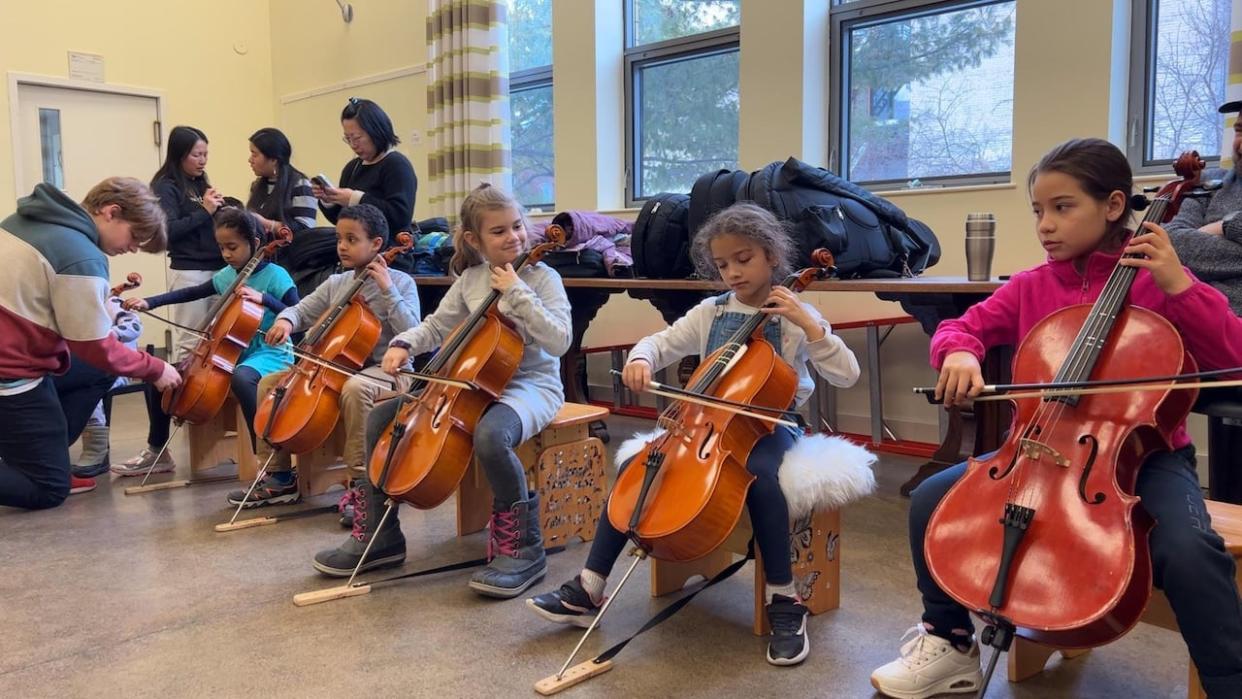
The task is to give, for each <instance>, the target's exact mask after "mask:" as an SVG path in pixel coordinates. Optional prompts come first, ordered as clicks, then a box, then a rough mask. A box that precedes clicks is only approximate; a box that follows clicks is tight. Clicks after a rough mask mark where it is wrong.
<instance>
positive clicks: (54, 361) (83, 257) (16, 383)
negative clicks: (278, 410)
mask: <svg viewBox="0 0 1242 699" xmlns="http://www.w3.org/2000/svg"><path fill="white" fill-rule="evenodd" d="M166 240H167V239H166V234H165V222H164V214H163V211H162V210H161V209H160V207H159V200H158V199H157V198H156V197H155V195H154V194H152V193H151V190H150V189H149V188H148V187H147V186H146V185H145V184H143V183H142V182H139V181H138V180H135V179H132V178H128V177H112V178H108V179H106V180H104V181H103V182H100V183H99V184H98V185H96V186H95V187H94V188H93V189H91V191H90V192H89V193H87V195H86V198H85V199H84V200H83V202H82V203H81V204H80V205H79V204H77V203H76V202H74V201H73V200H72V199H70V198H69V197H68V196H67V195H65V193H64V192H61V191H60V190H58V189H56V188H55V187H51V186H48V185H46V184H40V185H37V186H36V187H35V189H34V192H33V193H31V194H30V196H28V197H23V198H22V199H20V200H18V202H17V212H16V213H14V214H13V215H11V216H9V217H8V218H6V219H4V220H3V221H0V260H4V261H5V263H6V266H7V268H8V270H7V273H6V274H2V275H0V424H3V425H5V427H6V429H5V430H3V431H0V505H7V506H9V507H23V508H27V509H43V508H48V507H55V506H57V505H59V504H60V503H61V502H63V501H64V499H65V497H66V496H67V495H68V494H69V483H70V473H69V467H70V463H69V445H70V444H71V443H72V442H73V441H74V440H76V439H77V437H78V434H71V433H70V432H71V431H76V432H78V433H80V432H81V430H82V428H83V424H75V425H69V424H68V423H67V421H66V419H65V414H64V412H63V411H62V408H61V404H60V401H59V399H58V398H57V396H56V387H55V386H54V385H53V382H52V381H51V380H47V377H48V375H61V374H64V373H65V372H66V371H68V370H69V366H70V352H72V353H73V355H74V356H75V357H78V358H80V359H82V360H83V361H84V362H85V363H86V364H89V365H91V366H92V367H94V368H95V369H98V370H99V371H102V372H105V373H106V374H109V375H116V376H129V377H134V378H139V379H143V380H146V381H151V382H153V383H154V384H155V386H156V387H157V388H159V389H161V390H163V389H165V388H170V387H173V386H176V385H177V384H179V383H180V382H181V378H180V375H179V374H178V373H177V370H176V369H175V368H173V367H172V366H171V365H169V364H167V363H166V362H164V361H161V360H159V359H156V358H155V357H152V356H150V355H148V354H146V353H143V352H138V351H136V350H133V349H130V348H128V347H126V346H125V345H124V344H122V343H121V342H120V341H119V340H118V339H117V338H116V336H115V335H114V334H113V333H112V332H111V329H112V317H111V315H110V314H109V313H108V309H107V300H108V260H107V257H105V255H120V254H122V253H125V252H136V251H138V250H140V249H141V250H143V251H145V252H160V251H162V250H163V249H164V246H165V244H166ZM83 422H84V421H83Z"/></svg>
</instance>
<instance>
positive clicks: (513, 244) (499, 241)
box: [314, 184, 572, 597]
mask: <svg viewBox="0 0 1242 699" xmlns="http://www.w3.org/2000/svg"><path fill="white" fill-rule="evenodd" d="M453 244H454V248H455V250H456V253H455V255H454V258H453V263H452V264H453V271H454V272H455V273H457V274H459V275H460V276H458V278H457V280H456V281H455V282H453V285H452V286H451V287H449V289H448V292H447V293H446V294H445V296H444V299H443V300H442V301H440V305H439V307H437V308H436V310H435V312H434V313H432V314H431V315H429V316H427V317H426V318H424V319H423V322H422V323H421V324H419V325H418V327H415V328H411V329H409V330H407V331H405V332H403V333H401V334H400V335H398V336H397V337H395V338H393V340H392V342H390V343H389V345H388V351H387V353H385V354H384V359H383V368H384V371H386V372H388V373H389V374H393V375H396V373H397V372H398V371H399V370H400V369H401V367H403V366H405V364H406V362H407V361H408V359H409V358H410V356H411V355H416V354H421V353H423V352H428V351H431V350H434V349H436V348H438V347H440V345H441V344H442V343H443V342H444V341H445V340H446V339H447V338H448V337H449V335H450V333H452V331H453V329H454V328H456V327H457V326H458V325H459V324H460V323H461V322H462V321H463V320H465V319H466V317H467V316H468V315H470V313H471V312H472V311H473V310H474V309H476V308H478V307H479V306H480V305H481V304H482V303H483V302H484V300H485V299H486V298H487V296H488V295H489V294H490V293H491V292H492V290H493V289H494V290H496V291H499V292H500V293H501V298H500V302H499V304H498V310H499V311H500V313H501V315H503V316H504V317H505V318H507V319H509V320H510V321H512V323H513V326H514V328H515V329H516V330H517V332H518V334H519V335H521V337H522V339H523V341H524V343H525V347H524V349H523V352H522V361H521V363H520V364H519V365H518V368H517V373H515V374H514V376H513V379H512V380H511V381H510V382H509V385H508V386H506V387H505V390H504V392H503V393H501V394H500V398H499V399H498V400H497V401H496V402H495V403H493V404H492V405H491V406H490V407H489V408H488V409H487V410H486V411H485V412H484V413H483V416H482V417H481V418H480V419H479V423H478V426H477V427H476V428H475V432H474V453H475V457H476V458H477V459H478V461H479V464H480V465H481V466H482V467H483V472H484V474H485V475H486V476H487V480H488V482H489V483H490V484H491V486H492V494H493V497H494V499H493V501H492V507H493V510H492V521H491V524H490V526H489V528H490V531H491V541H490V542H489V545H488V551H489V556H490V557H491V562H490V563H489V564H488V565H487V567H486V568H482V569H480V570H479V571H478V572H476V573H475V574H474V576H473V577H472V578H471V580H470V587H471V588H472V589H474V590H475V591H476V592H479V593H480V594H484V595H488V596H492V597H515V596H517V595H519V594H521V593H522V592H523V591H524V590H525V589H526V588H528V587H530V586H531V584H533V583H534V582H535V581H537V580H539V579H540V578H542V577H543V575H544V573H545V572H546V571H547V564H546V560H545V557H544V550H543V535H542V533H541V532H540V529H539V498H538V496H537V495H536V494H535V493H533V492H530V491H528V490H527V489H526V472H525V470H524V468H523V467H522V462H521V461H520V460H519V459H518V457H517V455H516V454H515V453H514V449H515V448H516V447H517V446H518V445H519V444H521V443H522V442H523V441H525V440H527V439H530V438H531V437H533V436H535V435H536V434H539V432H540V431H542V430H543V428H544V427H546V426H547V425H548V423H549V422H551V421H552V418H553V417H555V416H556V412H557V410H559V409H560V407H561V404H562V403H563V402H564V400H565V399H564V396H563V393H562V387H561V378H560V367H559V359H558V358H559V357H560V356H561V355H563V354H565V352H566V351H567V350H568V349H569V344H570V340H571V335H572V330H571V325H570V318H569V299H568V298H566V296H565V288H564V286H562V284H561V278H560V275H558V274H557V273H556V272H555V271H553V270H552V268H550V267H548V266H547V265H545V264H543V263H542V262H540V263H537V264H533V265H530V264H528V265H526V266H524V267H522V269H521V270H519V271H516V272H515V271H514V269H513V262H515V261H516V260H517V258H518V257H519V256H520V255H521V254H522V253H523V252H525V251H526V248H527V233H526V217H525V215H523V213H522V209H521V207H520V206H519V205H518V204H517V202H516V201H514V200H513V198H512V197H510V196H509V195H508V194H505V193H504V192H501V191H500V190H499V189H497V188H495V187H492V186H490V185H487V184H484V185H481V186H479V187H478V188H476V189H475V190H474V191H472V192H471V193H470V194H469V195H467V197H466V199H465V201H463V202H462V205H461V219H460V227H459V229H458V231H457V233H456V234H455V235H454V240H453ZM399 404H400V401H396V400H393V401H387V402H384V403H380V404H379V405H377V406H376V407H375V409H374V410H373V411H372V412H371V414H370V416H369V417H368V418H367V434H366V454H367V455H366V461H367V462H369V461H370V459H371V452H372V451H373V450H374V448H375V443H376V442H377V441H378V440H379V437H380V435H381V434H382V432H383V431H384V429H385V428H386V427H387V426H388V425H389V423H391V422H392V420H393V418H394V417H395V416H396V413H397V409H398V407H399ZM383 501H384V496H383V494H382V493H380V492H379V491H378V490H377V489H376V488H375V487H374V485H373V484H371V483H364V484H363V486H362V488H361V489H360V497H359V502H358V504H357V505H356V506H355V509H354V531H353V533H352V535H351V536H350V538H349V539H346V541H345V543H344V544H342V545H341V546H339V547H338V548H335V549H329V550H327V551H321V552H320V553H319V554H318V555H316V556H315V564H314V565H315V568H316V569H317V570H319V571H320V572H321V573H324V574H325V575H330V576H340V577H347V576H349V575H350V574H351V573H352V572H353V569H354V566H356V565H357V563H358V560H359V559H360V558H361V557H362V553H363V551H364V550H365V549H366V546H367V543H368V542H369V541H370V540H371V538H372V537H375V538H376V541H375V544H374V546H373V547H372V548H371V552H370V553H369V554H368V555H367V560H366V562H365V563H364V564H363V567H362V570H368V569H371V568H378V567H383V566H392V565H400V564H401V563H402V562H403V561H404V560H405V537H403V536H402V534H401V527H400V525H399V523H398V521H397V517H396V514H397V513H396V510H394V511H393V512H392V513H391V514H390V515H389V516H388V519H387V520H386V523H385V524H384V527H383V529H382V530H380V531H376V529H377V528H378V525H379V519H380V515H381V514H382V512H383V508H382V504H383Z"/></svg>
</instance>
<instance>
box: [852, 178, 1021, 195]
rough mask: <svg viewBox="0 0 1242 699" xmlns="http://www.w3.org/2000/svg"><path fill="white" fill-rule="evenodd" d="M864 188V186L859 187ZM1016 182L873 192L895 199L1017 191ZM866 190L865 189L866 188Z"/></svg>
mask: <svg viewBox="0 0 1242 699" xmlns="http://www.w3.org/2000/svg"><path fill="white" fill-rule="evenodd" d="M859 186H862V185H859ZM1017 188H1018V185H1017V184H1016V183H1014V182H998V183H996V184H964V185H953V186H948V187H913V188H909V189H879V190H875V191H872V192H871V193H872V194H875V195H877V196H881V197H886V198H893V197H904V196H921V195H926V194H959V193H964V192H1000V191H1007V190H1011V189H1017ZM864 189H865V187H864Z"/></svg>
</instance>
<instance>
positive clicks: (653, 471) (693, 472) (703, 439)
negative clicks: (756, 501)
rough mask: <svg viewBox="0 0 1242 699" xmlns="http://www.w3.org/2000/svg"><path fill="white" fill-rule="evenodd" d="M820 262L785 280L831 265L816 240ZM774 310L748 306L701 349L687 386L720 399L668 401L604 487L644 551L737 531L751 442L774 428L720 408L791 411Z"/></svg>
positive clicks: (801, 283)
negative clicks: (650, 436) (656, 424)
mask: <svg viewBox="0 0 1242 699" xmlns="http://www.w3.org/2000/svg"><path fill="white" fill-rule="evenodd" d="M812 261H813V262H814V264H815V265H816V266H814V267H808V268H806V269H803V270H801V271H798V272H795V273H794V274H791V275H789V277H787V278H786V279H785V280H784V281H783V282H781V283H782V285H783V286H785V287H787V288H789V289H792V290H793V291H795V292H801V291H802V290H804V289H806V287H807V285H809V284H810V283H811V282H812V281H815V280H816V279H821V278H823V277H825V276H826V275H827V274H829V273H830V270H831V269H832V267H833V259H832V253H830V252H828V251H827V250H823V249H820V250H816V251H815V252H814V253H813V255H812ZM771 318H772V316H771V315H769V314H767V313H764V312H763V311H761V310H760V311H756V312H755V313H752V314H751V316H750V317H749V318H747V319H746V321H745V322H744V323H743V324H742V326H741V327H740V328H739V329H738V330H737V332H736V333H734V334H733V336H732V337H730V338H729V340H728V341H727V342H726V343H725V344H724V345H723V346H721V347H720V348H719V349H717V350H716V351H714V352H713V353H712V354H711V355H710V356H708V357H706V358H705V359H704V360H703V362H702V364H700V365H699V367H698V368H697V369H696V370H695V372H694V374H693V375H691V377H690V380H689V381H688V382H687V384H686V393H687V394H689V395H691V396H701V397H703V398H705V399H708V400H712V399H714V400H715V401H719V402H720V403H722V404H725V405H710V404H704V403H700V402H683V403H674V405H673V406H672V407H671V408H669V410H667V411H665V414H664V415H662V416H661V417H660V424H661V426H662V427H664V433H663V434H661V435H660V436H659V437H657V438H655V439H654V440H652V441H651V442H648V443H647V445H646V446H644V447H643V449H642V450H641V451H639V452H638V454H637V455H635V457H634V459H633V461H632V462H631V463H632V464H634V465H635V466H637V465H639V464H641V465H642V466H643V468H637V467H634V468H627V469H625V470H624V471H622V472H621V473H620V474H619V475H618V476H617V482H616V484H615V485H614V486H613V489H612V494H611V495H609V496H608V514H607V516H608V519H609V521H610V522H611V523H612V526H613V527H615V528H616V530H617V531H619V532H623V533H625V534H626V535H627V536H628V537H629V538H630V539H631V540H633V541H634V543H635V544H636V545H638V546H640V547H641V548H642V549H643V550H645V551H647V552H648V553H650V555H652V556H654V557H655V558H658V559H660V560H666V561H689V560H694V559H696V558H701V557H703V556H706V555H707V554H709V553H711V552H712V551H714V550H715V549H716V548H717V547H718V546H719V545H720V544H721V542H723V541H724V540H725V539H726V538H727V537H728V536H729V533H730V532H732V531H733V528H734V527H735V526H736V525H737V521H738V518H739V517H741V514H742V508H743V507H745V505H746V491H747V490H748V489H749V488H750V484H751V482H753V481H754V479H755V477H754V476H752V475H751V474H750V472H749V471H747V470H746V460H747V459H748V458H749V456H750V451H751V449H753V448H754V446H755V443H756V442H758V441H759V440H760V439H761V438H763V437H765V436H767V435H768V434H770V433H771V432H772V430H773V429H775V425H774V421H772V420H758V419H755V417H752V416H749V415H745V414H739V413H738V412H737V411H733V410H728V409H726V406H727V405H745V406H748V407H749V408H750V409H751V410H755V411H771V412H777V413H784V412H787V411H788V409H789V407H790V406H791V405H792V404H793V401H794V396H795V395H796V394H797V390H798V375H797V372H795V371H794V369H793V367H791V366H789V364H788V363H786V362H785V360H784V359H783V358H782V357H781V355H780V351H779V349H777V348H775V347H772V345H771V344H769V343H768V341H767V340H766V339H764V336H763V329H764V326H765V325H766V324H767V323H768V322H769V320H770V319H771Z"/></svg>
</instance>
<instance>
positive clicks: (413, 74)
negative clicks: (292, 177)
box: [270, 0, 430, 220]
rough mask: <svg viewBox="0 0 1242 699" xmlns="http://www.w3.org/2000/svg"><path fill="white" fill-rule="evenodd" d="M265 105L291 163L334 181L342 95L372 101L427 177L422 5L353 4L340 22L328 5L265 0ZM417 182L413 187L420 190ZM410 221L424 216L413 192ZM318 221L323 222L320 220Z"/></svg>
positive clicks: (407, 0) (342, 156)
mask: <svg viewBox="0 0 1242 699" xmlns="http://www.w3.org/2000/svg"><path fill="white" fill-rule="evenodd" d="M270 5H271V33H270V41H271V46H272V62H271V76H272V92H271V93H270V94H271V95H272V96H273V99H272V102H273V105H274V107H273V108H274V110H275V114H276V121H277V125H278V126H279V128H280V129H282V130H283V131H284V132H285V133H286V135H288V136H289V140H290V141H291V142H292V143H293V162H294V165H296V166H297V167H298V168H299V169H301V170H302V171H304V172H306V173H307V174H308V175H313V174H315V173H317V172H322V173H324V174H325V175H327V176H328V178H329V179H331V180H332V181H333V182H336V181H338V178H339V176H340V174H341V168H342V167H343V166H344V165H345V163H347V162H349V160H350V159H351V158H353V157H354V156H353V153H352V152H351V151H350V150H349V147H348V146H347V145H345V144H344V143H342V142H341V125H340V115H341V110H342V109H343V108H344V107H345V103H346V100H347V99H348V98H349V97H362V98H366V99H371V100H374V101H375V102H377V103H378V104H379V105H380V106H381V107H383V108H384V111H385V112H387V113H388V116H389V117H391V118H392V120H393V125H394V127H395V128H396V131H397V135H398V136H400V137H401V141H402V143H401V145H400V146H399V150H400V151H401V152H402V153H404V154H405V155H406V156H408V157H409V158H410V161H411V162H412V163H413V164H414V171H415V173H417V175H418V176H419V177H420V178H421V177H423V175H424V174H425V173H426V172H427V148H426V140H425V139H424V138H423V133H424V131H425V129H426V112H427V109H426V105H427V97H426V95H427V81H426V73H425V68H424V63H425V62H426V60H427V41H426V21H427V12H426V10H427V8H426V3H425V2H419V1H417V0H368V1H365V2H354V3H353V5H354V19H353V21H352V22H350V23H349V24H346V23H345V22H344V21H342V19H341V13H340V11H339V10H338V9H337V7H336V4H335V3H332V2H314V3H309V2H305V1H304V0H270ZM421 184H422V183H421V181H420V185H421ZM420 190H421V191H420V192H419V193H418V195H417V198H416V200H415V203H414V216H415V218H424V217H426V216H428V215H430V214H428V213H427V210H426V200H427V196H426V189H425V188H424V187H421V186H420ZM321 220H322V219H321Z"/></svg>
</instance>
